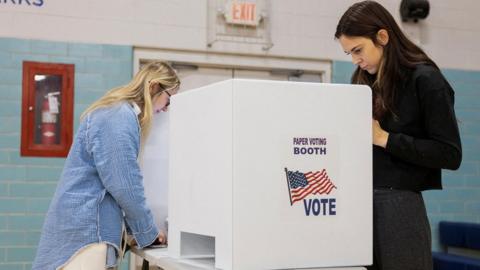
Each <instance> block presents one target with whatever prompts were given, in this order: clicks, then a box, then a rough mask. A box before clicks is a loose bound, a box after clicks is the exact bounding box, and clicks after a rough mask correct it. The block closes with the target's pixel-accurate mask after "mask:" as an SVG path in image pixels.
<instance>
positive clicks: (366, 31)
mask: <svg viewBox="0 0 480 270" xmlns="http://www.w3.org/2000/svg"><path fill="white" fill-rule="evenodd" d="M381 29H385V30H386V31H387V32H388V36H389V40H388V43H387V44H386V45H385V46H384V48H383V57H382V60H381V63H380V67H379V70H378V72H377V74H373V75H372V74H369V73H368V72H367V71H365V70H362V69H361V68H360V67H357V69H356V70H355V72H354V73H353V75H352V83H354V84H366V85H369V86H370V87H371V88H372V90H373V93H372V97H373V117H374V118H375V119H377V120H380V119H382V118H383V117H384V116H385V115H387V114H388V113H392V114H395V113H394V110H395V108H394V101H395V97H396V95H397V91H398V90H399V89H398V87H399V86H401V85H403V83H404V82H405V80H406V79H407V74H408V72H409V70H410V71H411V70H413V69H415V66H416V65H418V64H427V65H432V66H434V67H435V68H437V69H438V67H437V65H436V64H435V63H434V62H433V61H432V60H431V59H430V58H429V57H428V56H427V55H426V54H425V52H424V51H423V50H422V49H420V48H419V47H418V46H417V45H415V44H414V43H413V42H411V41H410V40H409V39H408V38H407V37H406V36H405V34H403V32H402V30H400V27H399V26H398V24H397V23H396V22H395V19H394V18H393V16H392V15H391V14H390V13H389V12H388V10H386V9H385V8H384V7H383V6H382V5H380V4H379V3H377V2H375V1H362V2H358V3H356V4H354V5H352V6H351V7H350V8H348V10H347V11H345V13H344V14H343V16H342V18H340V21H339V22H338V25H337V30H336V32H335V38H337V39H338V38H340V37H341V36H342V35H344V36H347V37H365V38H369V39H371V40H372V41H373V43H374V44H375V45H377V46H381V45H380V44H379V42H378V40H377V33H378V31H379V30H381Z"/></svg>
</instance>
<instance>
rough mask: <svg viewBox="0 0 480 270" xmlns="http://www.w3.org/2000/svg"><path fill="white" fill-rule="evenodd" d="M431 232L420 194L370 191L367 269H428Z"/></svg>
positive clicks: (430, 258)
mask: <svg viewBox="0 0 480 270" xmlns="http://www.w3.org/2000/svg"><path fill="white" fill-rule="evenodd" d="M431 246H432V245H431V232H430V224H429V222H428V217H427V212H426V210H425V203H424V202H423V197H422V194H421V193H419V192H413V191H407V190H392V189H374V191H373V261H374V264H373V266H371V267H368V269H369V270H397V269H398V270H432V268H433V266H432V248H431Z"/></svg>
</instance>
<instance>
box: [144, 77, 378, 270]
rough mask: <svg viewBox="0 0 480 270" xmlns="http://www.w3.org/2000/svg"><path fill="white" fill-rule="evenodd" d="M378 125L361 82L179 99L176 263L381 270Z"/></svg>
mask: <svg viewBox="0 0 480 270" xmlns="http://www.w3.org/2000/svg"><path fill="white" fill-rule="evenodd" d="M371 119H372V116H371V91H370V89H369V88H368V87H366V86H358V85H357V86H353V85H334V84H319V83H298V82H280V81H261V80H244V79H233V80H227V81H223V82H219V83H215V84H211V85H208V86H205V87H201V88H198V89H194V90H190V91H187V92H184V93H179V94H177V95H175V96H174V97H172V106H171V108H170V112H169V121H166V122H169V127H168V130H169V132H168V136H167V135H165V134H164V135H162V136H164V138H166V139H165V141H168V144H169V150H168V151H169V155H168V161H169V167H168V168H169V172H168V180H169V181H168V188H169V191H168V192H169V194H168V197H169V199H168V222H169V226H168V229H169V232H168V235H169V247H168V253H169V255H170V256H171V257H172V258H210V257H214V258H215V268H218V269H224V270H230V269H234V270H250V269H252V270H259V269H290V268H294V269H295V268H322V267H355V266H363V265H369V264H371V262H372V142H371V121H372V120H371ZM151 145H159V144H155V143H153V144H151ZM157 148H162V147H149V148H148V149H146V150H145V152H146V153H145V154H146V155H145V157H146V160H147V162H146V163H145V165H144V166H145V167H146V168H144V169H147V171H155V170H156V169H158V170H160V167H156V165H155V162H152V161H151V160H152V159H153V157H154V156H155V155H161V156H163V158H165V157H166V154H165V153H166V151H167V150H165V147H163V148H162V149H157ZM155 153H157V154H155ZM159 153H160V154H159ZM148 160H149V161H148ZM149 162H150V163H149ZM149 164H150V165H149ZM158 173H159V174H163V175H165V172H160V171H159V172H158ZM165 177H166V176H164V178H165ZM146 178H148V177H146ZM148 185H149V184H148V183H146V188H147V197H148V200H149V201H150V203H151V204H152V203H153V204H155V201H158V200H160V201H162V202H161V203H160V204H161V205H163V208H165V204H166V199H165V197H163V198H158V199H157V197H158V196H156V195H155V194H156V191H154V192H152V191H151V190H150V191H148V189H149V188H148ZM163 185H166V184H165V183H164V184H163ZM157 194H158V193H157ZM157 204H158V203H157ZM154 211H157V210H154ZM155 215H157V213H155ZM160 215H165V214H164V213H162V214H160ZM162 219H164V217H161V218H159V221H158V219H157V223H164V222H163V220H162Z"/></svg>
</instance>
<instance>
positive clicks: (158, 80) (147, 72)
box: [81, 61, 180, 139]
mask: <svg viewBox="0 0 480 270" xmlns="http://www.w3.org/2000/svg"><path fill="white" fill-rule="evenodd" d="M155 84H159V85H160V89H161V90H160V91H159V92H157V93H151V89H152V86H153V85H155ZM179 86H180V79H179V78H178V76H177V73H176V72H175V70H174V69H173V68H172V67H171V66H170V65H169V64H168V63H167V62H164V61H154V62H151V63H148V64H146V65H145V66H143V67H142V68H141V70H140V71H139V72H138V73H137V74H136V75H135V76H134V77H133V79H132V80H131V81H130V82H129V83H128V84H126V85H124V86H120V87H116V88H113V89H111V90H109V91H108V92H107V93H106V94H105V95H104V96H103V97H101V98H100V99H99V100H97V101H95V102H94V103H93V104H92V105H90V106H89V107H88V108H87V109H86V110H85V111H84V112H83V113H82V116H81V119H83V118H85V116H86V115H87V114H89V113H91V112H92V111H94V110H96V109H98V108H104V107H108V106H111V105H114V104H117V103H119V102H122V101H127V102H135V103H136V104H137V105H138V106H139V107H140V109H141V110H142V112H141V113H140V114H139V115H138V119H139V122H140V127H141V129H142V139H145V138H146V136H147V135H148V132H149V131H150V127H151V122H152V116H153V105H152V97H153V96H154V95H158V94H160V93H162V92H163V91H165V90H168V89H172V88H177V87H179Z"/></svg>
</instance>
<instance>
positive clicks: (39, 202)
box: [0, 38, 133, 270]
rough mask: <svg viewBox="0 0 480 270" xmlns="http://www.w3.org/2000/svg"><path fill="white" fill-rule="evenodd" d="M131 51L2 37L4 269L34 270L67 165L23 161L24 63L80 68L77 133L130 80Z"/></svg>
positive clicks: (0, 245)
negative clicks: (88, 113)
mask: <svg viewBox="0 0 480 270" xmlns="http://www.w3.org/2000/svg"><path fill="white" fill-rule="evenodd" d="M132 50H133V49H132V47H131V46H114V45H99V44H80V43H63V42H47V41H40V40H22V39H11V38H0V270H24V269H25V270H26V269H31V263H32V261H33V258H34V256H35V252H36V246H37V244H38V241H39V236H40V231H41V228H42V225H43V220H44V217H45V213H46V211H47V209H48V205H49V203H50V199H51V197H52V195H53V193H54V191H55V187H56V185H57V181H58V178H59V176H60V172H61V170H62V168H63V163H64V161H65V159H63V158H24V157H20V154H19V153H20V151H19V149H20V125H21V119H20V116H21V98H22V62H23V61H26V60H29V61H40V62H52V63H69V64H75V85H74V92H75V100H74V109H75V111H74V112H75V114H74V119H75V120H74V121H75V130H76V128H77V126H78V122H79V116H80V114H81V113H82V112H83V110H84V109H85V108H86V107H87V106H88V105H89V104H90V103H92V102H93V101H94V100H96V99H97V98H99V97H100V96H102V95H103V94H104V93H105V92H106V90H108V89H110V88H112V87H114V86H118V85H121V84H125V83H126V82H128V81H129V80H130V79H131V77H132V67H133V59H132V57H133V52H132ZM123 268H124V269H127V268H126V266H123Z"/></svg>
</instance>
